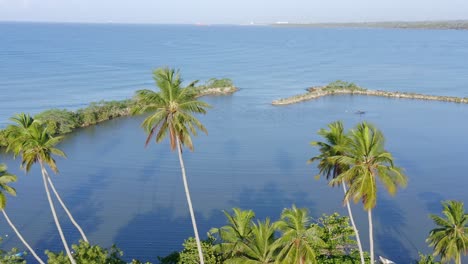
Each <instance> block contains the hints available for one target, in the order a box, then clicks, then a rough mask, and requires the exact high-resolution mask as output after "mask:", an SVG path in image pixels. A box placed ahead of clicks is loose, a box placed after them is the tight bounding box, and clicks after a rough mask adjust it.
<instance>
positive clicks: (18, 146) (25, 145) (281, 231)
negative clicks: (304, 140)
mask: <svg viewBox="0 0 468 264" xmlns="http://www.w3.org/2000/svg"><path fill="white" fill-rule="evenodd" d="M154 80H155V82H156V85H157V87H158V89H157V90H155V91H153V90H140V91H137V93H136V96H135V97H134V98H133V99H132V100H125V101H120V102H117V101H114V102H100V103H93V104H91V105H90V106H89V107H88V108H85V109H80V110H78V111H76V112H71V111H67V110H58V109H52V110H48V111H45V112H42V113H40V114H38V115H36V116H35V117H31V116H30V115H27V114H17V115H15V116H14V117H12V118H11V119H10V120H11V121H12V124H10V125H9V126H7V128H6V129H4V130H3V131H0V142H1V143H2V144H3V146H5V147H6V150H7V151H8V152H11V153H13V154H14V156H15V157H19V158H20V159H21V167H22V168H23V169H25V170H26V172H30V170H31V168H32V167H33V166H38V167H40V169H41V176H42V179H43V184H44V189H45V192H46V195H47V199H48V202H49V206H50V211H51V213H52V216H53V219H54V223H55V225H56V227H57V231H58V234H59V236H60V239H61V242H62V243H63V247H64V250H65V251H63V252H50V251H46V256H47V263H50V264H69V263H71V264H75V263H80V264H88V263H89V264H91V263H108V264H123V263H126V262H125V261H124V260H123V259H122V256H123V252H122V251H120V250H119V249H118V248H116V247H112V248H110V249H105V248H102V247H100V246H98V245H93V244H91V243H90V242H89V241H88V239H87V237H86V235H85V233H84V232H83V230H82V229H81V227H80V226H79V225H78V223H77V222H76V221H75V220H74V218H73V216H72V214H71V213H70V211H69V210H68V208H67V207H66V205H65V203H64V202H63V201H62V199H61V197H60V195H59V193H58V192H57V190H56V189H55V186H54V183H53V181H52V178H51V176H50V175H49V171H51V172H53V173H56V172H57V171H58V165H57V162H56V160H55V158H56V157H63V156H65V153H64V152H62V151H61V150H60V149H59V148H58V144H59V143H60V141H61V140H62V139H63V136H57V135H58V134H65V133H69V132H71V131H73V129H75V128H77V127H82V126H87V125H91V124H95V123H97V122H101V121H103V120H107V119H111V118H114V117H118V116H122V115H128V114H141V113H148V117H147V118H146V119H145V120H144V121H143V123H142V128H143V129H144V130H145V132H147V134H148V137H147V140H146V144H149V142H150V140H151V139H155V141H156V143H158V142H161V141H162V140H163V139H164V138H166V137H167V138H168V139H169V142H170V149H171V150H176V151H177V153H178V157H179V161H180V167H181V174H182V179H183V187H184V190H185V193H186V198H187V204H188V208H189V213H190V216H191V221H192V226H193V232H194V236H195V237H194V238H188V239H187V240H186V241H185V242H184V244H183V247H184V249H183V250H182V251H180V252H174V253H172V254H170V255H169V256H167V257H161V258H159V260H160V262H161V263H166V264H171V263H201V264H204V263H210V264H211V263H213V264H215V263H300V264H304V263H323V264H328V263H330V264H331V263H345V264H346V263H350V264H351V263H361V264H365V263H374V260H375V256H374V249H373V244H374V242H373V221H372V212H373V209H374V208H375V207H376V205H377V198H378V195H379V194H380V190H379V188H380V189H382V188H383V189H384V190H386V191H387V192H388V193H389V194H391V195H395V194H396V192H397V190H398V189H399V188H402V187H405V186H406V184H407V178H406V176H405V174H404V173H403V169H402V168H400V167H398V166H396V165H395V162H394V160H393V157H392V154H391V153H390V152H388V151H387V150H386V149H385V139H384V135H383V133H382V132H381V131H380V130H379V129H378V128H376V127H375V126H373V125H372V124H369V123H367V122H361V123H359V124H357V125H356V126H355V127H354V128H352V129H349V130H345V129H344V125H343V124H342V123H341V122H339V121H338V122H333V123H331V124H329V125H328V127H327V128H326V129H321V130H320V131H319V132H318V135H320V136H321V137H322V138H323V141H314V142H312V146H314V147H317V148H318V151H319V153H318V155H316V156H314V157H312V158H311V159H310V160H309V161H310V163H317V168H318V170H319V173H318V175H317V178H320V177H322V176H323V177H325V178H326V179H327V183H328V184H329V185H330V186H332V187H334V186H340V187H342V188H343V192H344V194H343V199H342V201H343V202H344V203H345V204H346V205H347V208H348V214H349V217H346V216H340V215H338V214H337V213H335V214H332V215H322V216H321V217H319V218H317V219H313V218H312V217H311V216H310V215H309V213H308V210H307V209H306V208H297V207H295V206H294V205H293V206H292V207H291V208H286V209H284V210H283V212H282V213H281V215H280V217H279V218H278V219H277V220H276V221H272V220H270V219H269V218H266V219H255V213H254V212H253V211H251V210H241V209H239V208H234V209H233V210H232V212H224V213H225V215H226V218H227V225H225V226H223V227H219V228H213V229H211V230H209V232H208V239H207V240H205V241H203V240H201V239H200V237H199V235H198V228H197V224H196V219H195V214H194V209H193V208H194V207H196V206H194V205H193V204H192V202H191V196H190V193H189V186H188V183H187V182H188V181H187V174H186V169H185V165H184V160H183V155H182V149H183V148H184V147H185V148H188V149H189V150H192V151H193V149H194V146H193V142H192V136H196V135H197V133H198V132H199V131H201V132H204V133H207V129H206V128H205V127H204V126H203V124H202V123H201V122H200V121H199V120H198V119H197V118H196V115H195V114H206V113H207V110H208V109H209V108H210V106H209V105H208V104H206V103H204V102H202V101H199V100H198V99H197V97H198V95H199V94H200V89H198V90H197V89H194V87H195V86H194V85H195V82H192V83H190V84H189V85H188V86H183V85H182V84H183V80H182V78H181V76H180V73H179V71H176V70H173V69H169V68H160V69H157V70H155V71H154ZM220 85H226V87H228V86H230V85H232V82H230V81H229V80H226V79H222V80H210V81H208V83H207V85H206V86H205V88H203V89H207V88H206V87H211V88H220V87H219V86H220ZM325 89H329V90H330V91H334V90H337V89H347V90H356V91H360V90H361V89H362V88H360V87H358V86H356V85H354V84H352V83H346V82H342V81H337V82H334V83H331V84H330V85H328V86H327V87H326V88H325ZM16 180H17V177H16V176H15V175H12V174H10V173H8V171H7V168H6V166H4V165H2V164H0V212H1V213H2V214H3V216H4V218H5V220H6V221H7V222H8V224H9V225H10V227H11V228H12V229H13V230H14V232H15V234H16V235H17V236H18V237H19V238H20V240H21V242H22V243H23V244H24V245H25V247H26V248H27V249H28V254H32V255H33V256H34V258H35V259H36V261H37V262H38V263H41V264H42V263H46V262H45V261H43V260H42V258H41V256H39V255H37V254H36V253H35V252H34V249H33V247H31V246H30V245H29V244H28V243H27V241H26V239H24V237H23V236H22V234H21V232H20V230H18V229H17V228H16V227H15V225H14V223H13V221H12V220H11V219H10V218H9V217H8V214H7V213H6V210H5V209H6V205H7V198H6V197H7V195H13V196H15V195H16V190H15V189H14V188H12V187H11V186H10V183H13V182H15V181H16ZM53 198H55V200H57V201H58V202H59V204H60V206H61V207H62V208H63V210H64V211H65V212H66V215H67V217H68V219H69V220H70V221H71V222H72V223H73V225H74V226H75V228H76V229H77V230H78V231H79V232H80V235H81V238H82V240H81V241H80V242H79V244H78V245H76V244H75V245H72V246H71V249H73V251H74V252H73V253H72V250H71V249H70V245H69V242H68V241H67V240H66V237H65V234H64V233H63V231H62V228H61V225H60V219H59V218H58V216H57V214H56V209H55V205H54V200H53ZM342 201H337V206H339V205H340V204H341V202H342ZM351 202H354V203H361V204H362V206H363V209H364V210H365V211H366V212H367V214H368V224H369V245H370V248H369V250H368V251H365V250H363V248H362V245H361V242H360V236H359V232H358V230H357V228H356V225H355V222H354V219H353V214H352V211H351V208H350V206H349V204H350V203H351ZM442 206H443V211H442V213H443V216H442V217H441V216H438V215H431V216H430V217H431V219H433V221H434V224H435V225H436V228H434V229H433V230H431V231H430V232H429V235H428V238H427V243H428V244H429V245H430V246H431V247H433V248H434V252H433V256H436V257H440V259H441V261H442V262H444V263H446V262H449V261H451V260H454V261H455V263H457V264H460V263H461V256H462V255H466V254H467V253H468V215H467V214H466V213H465V209H464V204H463V202H460V201H445V202H443V203H442ZM136 242H137V241H136ZM16 253H17V251H15V250H13V251H11V252H4V251H0V263H7V264H9V263H25V261H24V260H23V259H22V258H21V256H20V255H16ZM390 257H391V256H390ZM132 263H133V264H138V263H140V262H139V261H137V260H133V262H132ZM416 263H419V264H434V263H437V262H436V261H435V259H434V257H432V256H425V255H421V256H420V259H419V260H418V261H417V262H416Z"/></svg>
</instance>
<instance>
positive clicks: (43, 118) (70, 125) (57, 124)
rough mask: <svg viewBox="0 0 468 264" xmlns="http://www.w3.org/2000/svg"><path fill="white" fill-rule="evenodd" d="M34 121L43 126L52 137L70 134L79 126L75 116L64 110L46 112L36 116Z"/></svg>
mask: <svg viewBox="0 0 468 264" xmlns="http://www.w3.org/2000/svg"><path fill="white" fill-rule="evenodd" d="M34 119H36V120H39V121H40V122H41V123H42V124H44V125H45V126H46V127H47V130H48V131H49V133H50V134H52V135H58V134H66V133H70V132H72V131H73V129H75V128H76V127H78V126H79V125H80V124H79V119H78V116H77V114H75V113H74V112H71V111H68V110H65V109H50V110H46V111H44V112H42V113H39V114H37V115H36V116H35V117H34Z"/></svg>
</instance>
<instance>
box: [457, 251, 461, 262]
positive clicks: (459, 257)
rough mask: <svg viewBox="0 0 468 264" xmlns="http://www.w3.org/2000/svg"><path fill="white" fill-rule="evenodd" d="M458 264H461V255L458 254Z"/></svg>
mask: <svg viewBox="0 0 468 264" xmlns="http://www.w3.org/2000/svg"><path fill="white" fill-rule="evenodd" d="M457 264H461V253H458V257H457Z"/></svg>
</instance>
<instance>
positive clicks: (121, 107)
mask: <svg viewBox="0 0 468 264" xmlns="http://www.w3.org/2000/svg"><path fill="white" fill-rule="evenodd" d="M132 105H133V101H132V100H123V101H101V102H94V103H91V104H89V106H88V107H86V108H82V109H79V110H78V111H77V115H78V118H79V121H80V124H81V126H89V125H94V124H96V123H99V122H102V121H105V120H109V119H113V118H116V117H120V116H124V115H128V114H129V113H130V108H131V107H132Z"/></svg>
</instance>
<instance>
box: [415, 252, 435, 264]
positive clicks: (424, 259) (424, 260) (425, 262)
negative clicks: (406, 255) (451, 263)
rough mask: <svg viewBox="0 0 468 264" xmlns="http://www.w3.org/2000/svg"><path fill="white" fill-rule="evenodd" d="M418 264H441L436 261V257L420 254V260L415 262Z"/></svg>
mask: <svg viewBox="0 0 468 264" xmlns="http://www.w3.org/2000/svg"><path fill="white" fill-rule="evenodd" d="M415 263H416V264H441V262H439V261H435V259H434V257H433V256H431V255H424V254H422V253H419V260H417V261H416V262H415Z"/></svg>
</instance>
